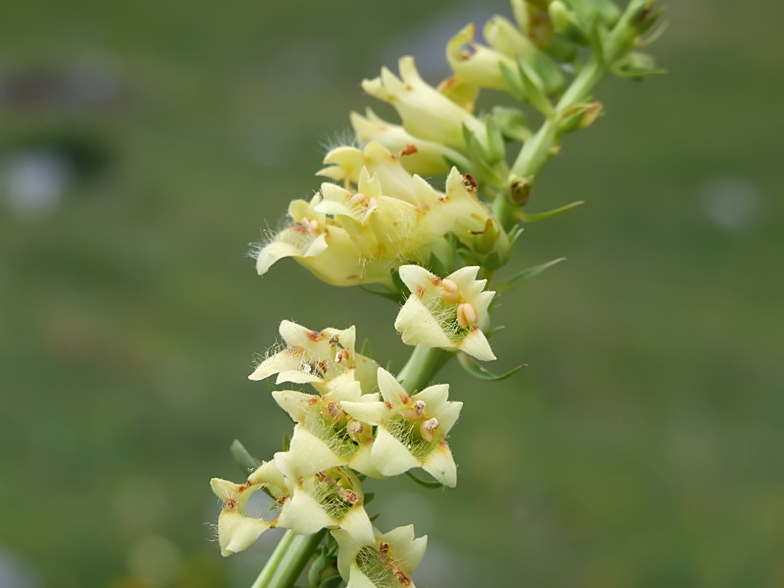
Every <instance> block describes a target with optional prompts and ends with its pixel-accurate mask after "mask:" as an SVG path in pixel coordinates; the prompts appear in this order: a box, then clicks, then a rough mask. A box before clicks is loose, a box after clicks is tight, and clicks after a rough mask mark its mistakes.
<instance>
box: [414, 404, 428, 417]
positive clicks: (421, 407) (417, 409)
mask: <svg viewBox="0 0 784 588" xmlns="http://www.w3.org/2000/svg"><path fill="white" fill-rule="evenodd" d="M426 406H427V405H426V404H425V401H424V400H417V401H416V402H415V403H414V411H415V412H416V413H417V414H418V415H420V416H421V415H423V414H424V413H425V407H426Z"/></svg>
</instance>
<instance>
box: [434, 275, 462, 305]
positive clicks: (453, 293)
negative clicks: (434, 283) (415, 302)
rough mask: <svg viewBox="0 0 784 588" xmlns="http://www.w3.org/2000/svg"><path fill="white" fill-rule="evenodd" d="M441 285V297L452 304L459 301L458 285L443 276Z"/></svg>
mask: <svg viewBox="0 0 784 588" xmlns="http://www.w3.org/2000/svg"><path fill="white" fill-rule="evenodd" d="M441 287H442V288H443V290H441V292H440V294H439V296H441V298H443V299H444V300H446V301H447V302H451V303H452V304H457V303H458V302H460V287H459V286H458V285H457V284H456V283H455V282H453V281H452V280H449V279H446V278H445V279H443V280H441Z"/></svg>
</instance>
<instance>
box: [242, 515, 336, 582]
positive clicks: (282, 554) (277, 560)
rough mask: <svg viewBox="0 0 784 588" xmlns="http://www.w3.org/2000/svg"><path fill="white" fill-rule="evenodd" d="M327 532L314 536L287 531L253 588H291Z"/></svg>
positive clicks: (323, 530) (324, 530)
mask: <svg viewBox="0 0 784 588" xmlns="http://www.w3.org/2000/svg"><path fill="white" fill-rule="evenodd" d="M326 533H327V530H326V529H322V530H321V531H319V532H318V533H314V534H313V535H297V534H296V533H293V532H292V531H286V534H285V535H283V538H282V539H281V540H280V543H278V546H277V547H276V548H275V551H274V552H273V553H272V556H271V557H270V558H269V560H268V561H267V564H266V565H265V566H264V569H263V570H261V574H259V577H258V578H256V581H255V582H254V583H253V585H252V586H251V588H291V587H292V586H294V582H296V581H297V578H299V575H300V574H301V573H302V570H304V569H305V566H306V565H307V563H308V561H310V557H311V556H312V555H313V552H314V551H316V549H317V548H318V546H319V544H320V543H321V540H322V539H323V538H324V535H326Z"/></svg>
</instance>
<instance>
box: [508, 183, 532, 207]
mask: <svg viewBox="0 0 784 588" xmlns="http://www.w3.org/2000/svg"><path fill="white" fill-rule="evenodd" d="M530 199H531V182H529V181H528V180H526V179H525V178H520V177H517V178H514V179H513V180H512V183H511V184H510V185H509V201H510V202H511V203H512V204H514V205H515V206H525V205H526V204H527V203H528V201H529V200H530Z"/></svg>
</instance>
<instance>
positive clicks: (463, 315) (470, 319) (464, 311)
mask: <svg viewBox="0 0 784 588" xmlns="http://www.w3.org/2000/svg"><path fill="white" fill-rule="evenodd" d="M476 321H477V316H476V310H474V307H473V306H471V305H470V304H468V303H467V302H465V303H463V304H461V305H460V306H458V307H457V324H458V325H460V326H461V327H463V328H466V327H468V326H469V325H473V324H476Z"/></svg>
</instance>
